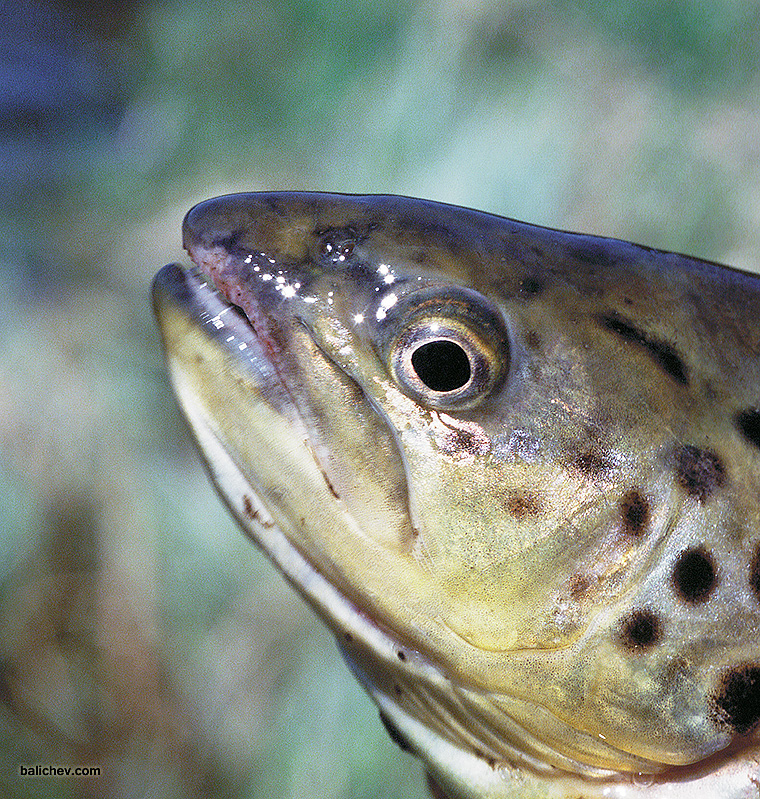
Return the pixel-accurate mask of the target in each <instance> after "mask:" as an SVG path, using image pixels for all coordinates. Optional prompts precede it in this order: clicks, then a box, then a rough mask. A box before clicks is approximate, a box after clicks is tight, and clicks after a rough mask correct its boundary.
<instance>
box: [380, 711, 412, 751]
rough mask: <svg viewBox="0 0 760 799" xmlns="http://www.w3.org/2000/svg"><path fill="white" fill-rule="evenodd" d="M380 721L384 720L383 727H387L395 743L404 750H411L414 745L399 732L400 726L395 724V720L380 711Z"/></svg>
mask: <svg viewBox="0 0 760 799" xmlns="http://www.w3.org/2000/svg"><path fill="white" fill-rule="evenodd" d="M380 721H382V722H383V727H385V730H386V732H387V733H388V735H390V737H391V740H392V741H393V743H395V744H396V746H398V748H399V749H401V751H402V752H411V751H412V747H411V746H410V745H409V743H407V740H406V738H404V736H403V735H402V734H401V733H400V732H399V730H398V728H397V727H396V726H395V725H394V724H393V722H392V721H391V720H390V719H389V718H388V716H386V715H385V713H383V711H382V710H381V711H380Z"/></svg>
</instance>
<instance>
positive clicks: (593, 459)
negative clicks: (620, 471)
mask: <svg viewBox="0 0 760 799" xmlns="http://www.w3.org/2000/svg"><path fill="white" fill-rule="evenodd" d="M573 465H574V466H575V468H576V469H578V470H579V471H581V472H583V474H587V475H589V476H590V477H600V476H601V475H603V474H604V473H605V472H606V471H607V470H608V469H610V468H611V466H612V464H611V463H610V462H609V460H608V459H607V458H606V457H605V456H604V455H602V454H600V453H598V452H582V453H581V454H580V455H578V456H577V457H576V458H575V460H574V461H573Z"/></svg>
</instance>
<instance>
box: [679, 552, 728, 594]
mask: <svg viewBox="0 0 760 799" xmlns="http://www.w3.org/2000/svg"><path fill="white" fill-rule="evenodd" d="M717 582H718V574H717V569H716V567H715V560H714V559H713V556H712V555H711V554H710V553H709V552H708V551H707V550H706V549H705V548H704V547H695V548H692V549H687V550H686V551H685V552H682V553H681V554H680V555H679V557H678V560H676V563H675V566H674V567H673V585H674V586H675V589H676V591H677V592H678V594H679V596H680V597H681V599H683V600H684V602H688V603H689V604H690V605H695V604H697V603H699V602H704V601H705V600H706V599H707V598H708V597H709V596H710V593H711V592H712V590H713V588H715V586H716V584H717Z"/></svg>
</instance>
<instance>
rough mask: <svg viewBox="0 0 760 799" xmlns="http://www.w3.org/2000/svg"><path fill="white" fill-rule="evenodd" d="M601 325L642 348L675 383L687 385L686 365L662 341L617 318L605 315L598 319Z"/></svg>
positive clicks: (674, 351)
mask: <svg viewBox="0 0 760 799" xmlns="http://www.w3.org/2000/svg"><path fill="white" fill-rule="evenodd" d="M600 321H601V323H602V324H603V325H604V326H605V327H606V328H607V329H608V330H611V331H612V332H613V333H617V335H618V336H620V338H622V339H623V340H624V341H629V342H630V343H631V344H636V345H637V346H639V347H644V348H645V349H646V350H647V351H648V352H649V354H650V355H651V356H652V358H653V360H654V361H655V363H656V364H657V365H658V366H660V367H661V368H662V369H663V371H665V372H666V373H667V374H668V375H670V376H671V377H672V378H673V379H674V380H675V381H676V382H677V383H681V385H684V386H685V385H688V383H689V378H688V375H687V371H686V364H684V362H683V361H682V360H681V357H680V356H679V355H678V353H677V352H676V350H675V349H674V348H673V347H671V346H670V344H667V343H665V342H664V341H657V340H656V339H653V338H651V336H649V335H648V334H647V333H646V332H644V331H643V330H639V328H637V327H636V326H635V325H633V324H631V323H630V322H627V321H625V320H624V319H621V318H620V317H618V316H614V315H611V314H607V315H604V316H601V317H600Z"/></svg>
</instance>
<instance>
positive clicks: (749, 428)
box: [736, 408, 760, 447]
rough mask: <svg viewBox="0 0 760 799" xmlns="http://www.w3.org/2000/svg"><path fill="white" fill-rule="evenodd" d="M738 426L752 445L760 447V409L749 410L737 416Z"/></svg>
mask: <svg viewBox="0 0 760 799" xmlns="http://www.w3.org/2000/svg"><path fill="white" fill-rule="evenodd" d="M736 425H737V427H738V428H739V432H740V433H741V434H742V435H743V436H744V438H746V439H747V441H749V443H750V444H754V445H755V446H756V447H760V409H758V408H748V409H747V410H746V411H742V412H741V413H739V414H737V415H736Z"/></svg>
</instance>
